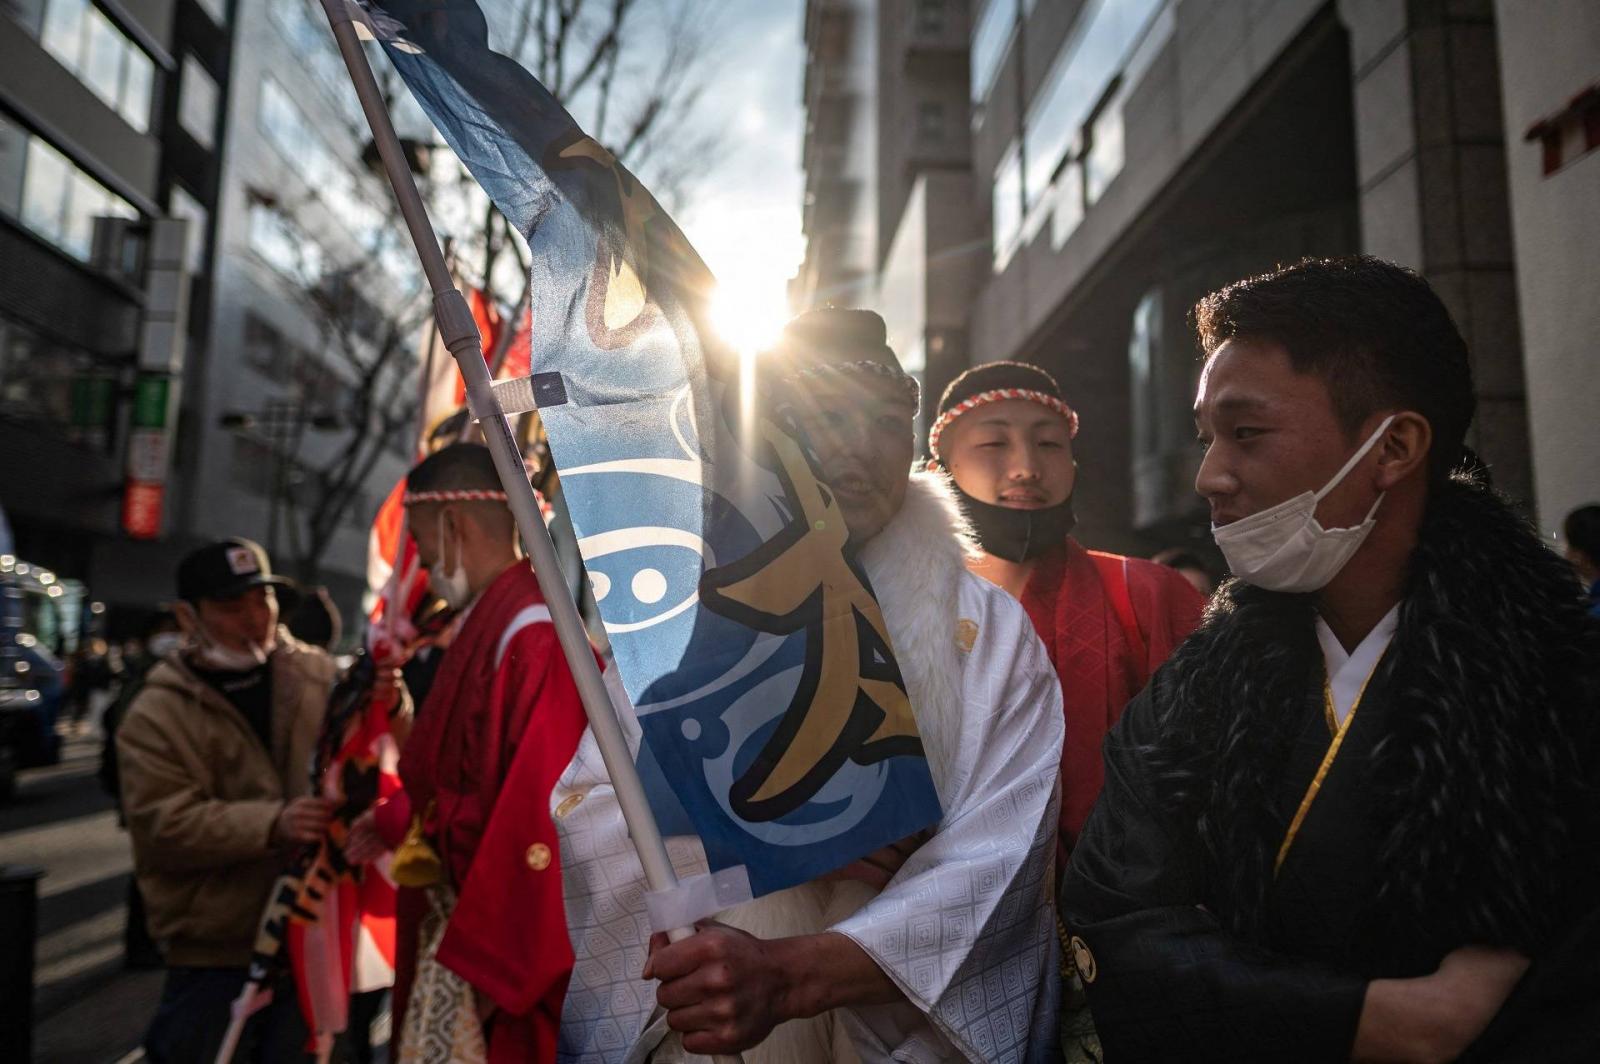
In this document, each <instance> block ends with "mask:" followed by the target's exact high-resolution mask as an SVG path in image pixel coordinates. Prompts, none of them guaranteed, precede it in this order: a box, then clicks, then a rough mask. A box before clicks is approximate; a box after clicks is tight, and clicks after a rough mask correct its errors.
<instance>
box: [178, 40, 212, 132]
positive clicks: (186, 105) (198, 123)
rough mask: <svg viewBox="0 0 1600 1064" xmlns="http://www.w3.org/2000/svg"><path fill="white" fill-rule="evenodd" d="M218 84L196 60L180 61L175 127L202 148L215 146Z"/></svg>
mask: <svg viewBox="0 0 1600 1064" xmlns="http://www.w3.org/2000/svg"><path fill="white" fill-rule="evenodd" d="M218 95H219V94H218V92H217V83H216V81H215V80H213V78H212V77H211V75H210V74H208V73H206V69H205V67H203V66H201V65H200V64H199V62H198V61H196V59H195V57H194V56H192V55H186V56H184V57H183V69H182V72H181V73H180V74H179V75H178V125H180V126H182V127H183V128H184V130H185V131H186V132H187V133H188V134H189V136H191V137H193V138H194V139H195V143H197V144H199V145H200V146H201V147H202V148H207V149H210V148H214V147H215V146H216V132H217V104H218Z"/></svg>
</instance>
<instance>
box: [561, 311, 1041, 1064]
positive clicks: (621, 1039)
mask: <svg viewBox="0 0 1600 1064" xmlns="http://www.w3.org/2000/svg"><path fill="white" fill-rule="evenodd" d="M761 365H762V367H763V368H762V373H763V374H764V377H765V379H766V380H768V381H771V382H774V383H773V388H774V394H773V395H772V396H771V397H770V399H771V401H773V402H775V403H776V402H788V403H790V404H791V406H792V408H793V410H794V414H795V416H796V418H797V419H798V421H799V422H800V424H801V426H802V427H803V428H804V429H805V431H806V432H807V435H808V436H809V437H810V439H811V443H812V444H813V447H814V448H815V451H816V454H817V457H818V459H819V461H820V463H821V467H822V472H823V475H824V478H825V479H826V481H827V483H828V485H829V487H830V489H831V490H832V491H833V493H834V494H835V496H836V498H837V500H838V503H839V505H840V508H841V510H842V511H843V513H844V515H845V518H846V521H847V523H848V525H849V529H850V533H851V539H852V542H854V543H857V544H860V554H859V557H860V560H861V563H862V565H863V566H864V568H865V569H866V571H867V574H868V577H869V578H870V580H871V582H872V586H873V589H874V590H875V591H876V593H877V596H878V600H879V603H880V605H881V607H882V611H883V616H884V620H885V623H886V625H887V627H888V630H889V635H890V638H891V641H892V643H893V646H894V651H895V655H896V658H897V660H898V663H899V665H900V669H901V673H902V675H903V677H904V679H905V681H906V685H907V689H908V691H909V693H910V696H911V703H912V706H913V707H914V711H915V714H916V718H917V726H918V729H919V731H920V733H921V736H922V740H923V745H924V748H925V750H926V753H927V756H928V761H929V767H930V770H931V772H932V776H933V780H934V785H935V787H936V789H937V790H938V793H939V797H940V801H941V805H942V808H943V809H944V816H943V819H942V820H941V822H940V823H939V824H938V825H937V827H936V828H935V830H934V831H933V832H932V834H931V836H927V837H925V841H924V839H921V838H919V839H913V840H907V841H906V842H905V843H904V844H902V845H900V846H898V847H890V848H888V849H886V850H885V851H880V852H879V853H878V854H874V855H871V856H870V857H869V858H868V859H867V860H866V861H864V862H858V863H857V865H854V866H851V868H850V869H847V870H846V872H845V874H844V877H843V878H839V877H830V878H829V879H828V880H826V881H820V882H815V883H810V884H805V885H803V886H801V887H796V888H792V889H790V890H786V891H782V892H780V893H777V894H774V895H769V896H767V897H764V898H760V899H757V900H756V901H754V902H749V903H746V904H745V905H742V906H739V907H737V908H736V909H734V910H732V911H730V912H727V913H723V914H721V916H720V917H719V919H718V920H717V921H715V922H706V923H702V924H701V925H699V926H700V929H699V931H698V932H697V933H696V934H695V935H693V936H692V937H690V938H687V939H685V940H683V941H682V942H679V943H676V944H672V945H668V944H667V943H666V939H665V936H660V935H658V936H656V937H655V939H654V941H651V936H650V928H649V918H648V917H647V915H646V912H645V902H644V891H645V885H644V877H643V873H642V871H641V869H640V866H639V862H638V859H637V858H636V857H635V855H634V852H633V848H632V845H631V843H630V842H629V840H628V837H627V830H626V827H625V825H624V824H623V820H622V816H621V813H620V810H619V809H618V807H617V804H616V800H615V796H614V794H613V792H612V789H611V786H610V783H609V781H608V780H607V778H606V774H605V770H604V767H603V766H602V764H601V761H600V756H599V751H598V748H597V747H596V745H595V743H594V740H593V737H592V735H585V737H584V739H583V741H582V742H581V743H580V745H579V749H578V753H577V755H576V757H575V758H574V760H573V762H572V764H571V765H570V766H569V767H568V769H567V772H566V773H565V775H564V776H563V778H562V780H561V781H560V783H558V784H557V787H556V789H555V791H554V793H553V794H552V796H551V809H552V815H553V817H554V818H555V823H556V825H557V829H558V831H559V832H560V835H561V860H562V869H563V875H564V892H565V901H566V910H567V921H568V929H569V932H570V935H571V939H572V945H573V948H574V951H575V953H576V955H577V958H576V964H575V967H574V970H573V974H572V979H571V982H570V985H569V987H568V990H567V996H566V999H565V1004H564V1007H563V1012H562V1019H561V1045H560V1059H561V1060H562V1061H571V1062H582V1064H591V1062H594V1064H598V1062H614V1061H615V1062H634V1061H644V1060H653V1061H656V1062H663V1061H676V1060H683V1059H686V1058H689V1057H691V1056H692V1055H696V1054H721V1053H732V1052H737V1051H746V1052H745V1060H746V1062H747V1064H762V1062H764V1061H772V1062H780V1061H781V1062H784V1064H801V1062H807V1064H808V1062H811V1061H853V1060H858V1059H859V1060H862V1061H888V1060H891V1059H892V1060H896V1061H914V1062H922V1061H959V1060H968V1061H982V1062H984V1064H1004V1062H1010V1061H1028V1060H1036V1059H1044V1057H1045V1055H1046V1054H1047V1052H1048V1051H1049V1049H1050V1047H1051V1044H1052V1030H1053V1028H1054V1025H1055V1022H1056V1009H1057V1004H1058V989H1059V987H1058V975H1057V972H1058V959H1057V948H1058V947H1057V944H1056V943H1057V939H1056V933H1055V916H1054V909H1053V905H1052V898H1051V884H1052V882H1053V880H1052V863H1053V860H1054V853H1055V832H1056V821H1057V809H1058V780H1057V777H1058V772H1059V764H1060V756H1061V744H1062V731H1063V725H1062V710H1061V693H1060V685H1059V682H1058V680H1057V679H1056V674H1055V672H1054V670H1053V669H1052V668H1051V666H1050V661H1049V659H1048V657H1047V655H1046V652H1045V648H1044V646H1043V644H1041V643H1040V642H1039V639H1038V637H1037V636H1036V635H1035V634H1034V631H1033V627H1032V625H1031V624H1030V623H1029V621H1028V617H1027V615H1026V614H1025V613H1024V612H1023V610H1022V607H1021V606H1020V605H1019V604H1018V603H1017V602H1016V600H1015V599H1013V598H1011V597H1010V596H1009V595H1007V594H1005V593H1004V592H1003V591H1001V590H1000V589H998V588H996V587H995V586H994V585H992V584H990V583H988V582H987V581H985V580H982V579H980V578H978V577H975V576H973V575H971V574H970V573H969V572H968V571H967V569H966V567H965V564H964V562H965V559H966V557H967V555H968V553H969V552H970V551H971V550H972V549H973V547H972V545H971V540H970V538H969V537H968V534H967V531H966V526H965V524H964V521H963V519H962V517H961V515H960V510H959V508H958V506H957V504H956V502H955V500H954V497H953V495H952V493H951V491H950V489H949V488H948V487H947V486H946V482H945V480H944V478H943V476H942V475H936V474H928V473H921V474H916V475H909V474H908V470H909V469H910V468H911V463H912V457H913V448H914V443H913V436H912V422H913V419H914V417H915V414H916V410H917V385H916V382H915V381H914V380H913V379H912V378H911V377H909V376H907V375H906V374H905V373H904V371H903V370H902V369H901V367H900V365H899V363H898V361H897V360H896V359H895V357H894V354H893V353H892V352H891V351H890V349H889V348H888V346H887V345H886V343H885V330H884V324H883V320H882V319H881V318H879V317H878V316H877V315H876V314H872V313H870V312H867V311H854V310H831V309H830V310H823V311H813V312H811V313H809V314H805V315H802V316H801V317H799V318H797V319H795V321H793V322H791V323H790V325H789V326H788V328H787V329H786V330H785V332H784V336H783V339H782V340H781V341H780V344H779V346H778V349H777V350H776V351H775V352H773V353H772V354H771V355H770V356H769V357H768V358H767V359H765V360H764V361H763V362H762V363H761ZM614 671H615V670H612V672H613V673H614ZM611 686H612V690H613V697H614V698H616V699H618V701H619V704H621V703H624V702H625V699H624V698H623V697H622V694H621V689H620V684H616V683H613V684H612V685H611ZM623 708H624V710H625V711H624V714H623V716H624V721H625V728H626V730H627V731H628V733H629V740H630V742H631V743H634V744H637V743H638V739H639V728H638V725H637V723H636V722H635V721H633V720H632V719H630V714H629V713H628V712H626V708H627V707H626V706H625V705H624V706H623ZM668 846H669V850H670V851H671V853H672V855H673V860H674V864H675V865H676V866H677V869H678V872H679V874H680V875H681V876H688V875H695V874H700V873H704V872H705V871H706V869H707V864H706V860H705V856H704V852H703V850H702V849H701V846H700V843H699V840H698V839H694V838H686V837H679V838H671V839H669V840H668ZM879 888H881V889H879ZM647 952H648V957H647ZM656 981H659V983H656Z"/></svg>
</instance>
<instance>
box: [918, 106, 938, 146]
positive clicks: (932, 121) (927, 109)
mask: <svg viewBox="0 0 1600 1064" xmlns="http://www.w3.org/2000/svg"><path fill="white" fill-rule="evenodd" d="M917 136H918V138H920V139H921V140H925V141H939V140H943V139H944V104H942V103H940V102H939V101H938V100H924V101H922V102H921V103H919V104H917Z"/></svg>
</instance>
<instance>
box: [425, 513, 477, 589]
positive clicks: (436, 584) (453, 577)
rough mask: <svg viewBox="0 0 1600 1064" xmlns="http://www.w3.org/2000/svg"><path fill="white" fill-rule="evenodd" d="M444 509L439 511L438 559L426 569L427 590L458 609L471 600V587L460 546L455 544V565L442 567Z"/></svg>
mask: <svg viewBox="0 0 1600 1064" xmlns="http://www.w3.org/2000/svg"><path fill="white" fill-rule="evenodd" d="M444 557H445V550H444V511H443V510H440V511H439V560H438V561H436V562H435V563H434V564H433V565H432V566H430V567H429V569H428V590H429V591H432V592H433V593H434V594H435V595H438V596H439V597H440V598H442V599H444V604H445V605H446V606H449V607H450V608H451V609H453V610H459V609H461V608H463V607H465V606H466V604H467V603H468V602H471V601H472V588H471V586H470V585H468V583H467V570H466V567H465V566H463V565H462V564H461V547H460V545H459V544H457V546H456V567H455V568H454V569H453V570H451V571H450V572H445V569H444Z"/></svg>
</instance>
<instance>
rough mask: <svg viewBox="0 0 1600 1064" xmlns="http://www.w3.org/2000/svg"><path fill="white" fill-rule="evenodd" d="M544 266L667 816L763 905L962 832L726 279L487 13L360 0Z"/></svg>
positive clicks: (562, 435)
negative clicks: (746, 349) (760, 375)
mask: <svg viewBox="0 0 1600 1064" xmlns="http://www.w3.org/2000/svg"><path fill="white" fill-rule="evenodd" d="M360 6H361V10H362V19H363V21H364V22H365V24H366V25H367V27H368V28H369V29H370V30H372V32H373V33H374V35H375V36H377V37H378V39H379V40H381V41H382V42H383V45H384V48H385V50H386V52H387V54H388V55H389V57H390V59H391V60H392V61H393V63H394V65H395V67H396V69H397V70H398V71H399V72H400V74H401V76H402V77H403V78H404V80H405V81H406V83H407V84H408V85H409V86H410V88H411V91H412V93H413V94H414V95H415V96H416V98H417V100H418V101H419V102H420V104H421V105H422V108H423V110H424V111H425V112H426V113H427V114H428V116H429V117H430V118H431V119H432V120H433V122H434V124H435V125H436V126H437V127H438V128H439V130H440V132H441V133H442V134H443V135H444V137H445V140H446V141H447V142H448V143H449V144H450V146H451V148H453V149H454V150H455V152H456V154H457V155H458V156H459V157H460V158H461V160H462V161H463V162H464V163H465V164H466V166H467V167H468V169H469V170H471V172H472V174H473V176H474V177H475V178H476V179H477V181H478V183H479V184H480V185H481V186H482V187H483V189H484V191H485V192H487V193H488V195H489V197H490V198H491V199H492V200H493V201H494V203H495V204H496V206H498V207H499V209H500V211H501V212H502V213H503V214H504V215H505V216H506V218H507V219H508V220H509V221H510V222H511V223H512V224H513V225H515V226H516V227H517V228H518V229H519V230H520V231H521V232H522V234H523V236H524V237H525V238H526V239H527V241H528V245H529V247H530V248H531V250H532V261H533V267H532V269H533V278H532V293H533V295H532V306H533V314H532V317H533V340H532V346H533V358H532V365H533V391H534V394H535V395H536V396H537V398H538V406H539V415H540V417H541V419H542V420H543V422H544V426H545V430H546V432H547V433H548V435H549V439H550V446H551V452H552V454H553V456H554V458H555V462H556V467H557V470H558V472H559V473H560V477H561V485H562V491H563V493H564V495H565V498H566V502H567V506H568V508H569V510H570V512H571V515H572V523H573V526H574V528H575V530H576V532H577V535H578V539H579V547H580V549H581V552H582V555H583V559H584V564H585V567H586V569H587V571H588V574H589V579H590V581H591V583H592V586H593V590H594V595H595V599H596V601H597V602H598V604H599V608H600V614H601V618H602V620H603V621H604V624H605V628H606V631H607V633H608V635H609V637H610V639H611V643H612V647H613V650H614V652H615V655H616V661H617V665H618V667H619V668H620V670H621V676H622V680H623V683H624V685H625V686H626V689H627V692H628V695H629V698H630V700H631V701H632V702H633V704H634V706H635V709H636V711H637V713H638V716H639V721H640V724H641V727H642V729H643V734H644V743H645V748H646V751H647V753H646V754H642V755H641V762H642V765H641V767H642V769H643V770H644V771H643V774H644V776H645V778H646V780H647V786H648V789H649V790H650V792H651V802H652V806H653V807H654V808H655V809H656V811H657V814H658V817H659V818H660V819H661V820H662V821H663V828H664V830H667V831H669V832H672V831H678V832H680V833H682V832H683V831H684V829H685V828H686V825H683V824H682V823H681V820H682V817H683V815H684V814H686V815H687V818H688V821H689V824H690V825H692V831H693V833H694V834H697V835H699V836H700V838H701V840H702V842H703V843H704V845H705V849H706V853H707V856H708V859H709V861H710V865H711V869H712V871H713V872H714V873H719V874H722V875H723V876H724V878H725V876H726V873H727V872H729V871H734V872H737V870H739V869H743V872H744V874H745V875H747V876H748V881H749V890H750V893H751V894H753V895H761V894H765V893H768V892H771V891H774V890H778V889H781V888H783V887H787V886H790V885H793V884H795V883H800V882H804V881H806V880H810V879H814V878H816V877H817V876H818V875H821V874H823V873H825V872H828V871H831V870H833V869H835V868H838V867H840V866H842V865H844V864H847V863H849V862H850V861H852V860H855V859H856V858H858V857H860V856H862V855H863V854H866V853H869V852H871V851H872V850H875V849H877V848H879V847H881V846H884V845H886V844H888V843H890V842H893V841H897V840H899V839H901V838H904V837H906V836H908V835H911V834H913V833H915V832H916V831H918V830H920V829H922V828H925V827H927V826H929V825H931V824H934V823H936V822H937V821H938V819H939V817H940V808H939V800H938V796H937V794H936V793H935V791H934V787H933V781H932V778H931V776H930V774H929V770H928V763H927V760H926V757H925V756H924V755H923V750H922V743H921V740H920V738H919V736H918V733H917V728H916V720H915V717H914V716H913V714H912V710H911V706H910V703H909V700H908V698H907V695H906V688H905V683H904V681H903V679H902V677H901V674H900V670H899V667H898V666H897V665H896V663H895V657H894V652H893V650H892V648H891V646H890V641H889V638H888V634H887V631H886V629H885V627H884V622H883V616H882V614H881V612H880V610H879V608H878V603H877V601H876V599H875V598H874V597H873V594H872V590H871V588H870V586H869V584H868V581H867V578H866V576H865V573H864V572H863V570H862V568H861V566H860V565H859V564H858V563H857V561H856V559H855V557H854V555H853V552H852V550H851V547H850V544H849V543H848V538H847V537H848V530H847V529H846V527H845V522H844V519H843V516H842V514H841V513H840V512H839V510H838V508H837V506H836V505H835V503H834V501H833V497H832V495H831V494H830V493H828V492H827V491H826V490H825V489H824V488H823V487H822V485H821V483H820V480H819V476H818V473H817V470H816V467H815V463H814V460H813V458H812V456H811V453H810V452H809V450H808V449H807V447H806V445H805V443H804V441H803V440H801V439H799V438H797V436H796V434H795V433H794V431H793V430H792V429H790V428H789V427H787V426H785V425H779V424H777V423H775V422H774V421H773V420H770V419H768V418H766V417H765V416H763V415H761V414H760V413H756V414H750V413H748V412H747V411H746V410H745V409H744V408H742V407H741V404H740V388H739V360H738V358H737V356H736V354H735V353H734V352H733V351H731V350H730V349H729V348H728V347H727V346H726V345H725V344H724V343H722V342H721V341H720V340H719V339H718V338H717V337H716V335H715V333H714V332H713V331H712V330H711V329H710V327H709V325H708V319H707V314H706V303H707V297H708V296H709V294H710V290H711V288H712V286H713V279H712V277H711V274H710V272H709V271H708V270H707V269H706V267H705V265H704V263H702V262H701V260H700V257H699V256H698V255H697V254H696V253H695V251H694V249H693V248H691V247H690V246H689V244H688V242H687V241H686V240H685V239H684V236H683V234H682V233H681V232H680V231H679V229H678V227H677V226H676V225H675V224H673V222H672V220H671V219H670V218H669V217H667V215H666V214H665V212H664V211H663V210H662V209H661V207H660V205H659V204H658V203H657V202H656V200H655V198H654V197H653V196H651V194H650V193H649V192H648V191H647V190H646V189H645V188H643V187H642V186H641V185H640V184H639V182H638V181H636V180H635V179H634V177H633V175H632V174H630V173H629V172H628V171H627V170H626V169H625V168H624V167H623V166H622V165H620V164H619V163H618V162H617V160H616V159H615V158H614V157H613V156H612V154H611V153H610V152H609V151H607V150H606V149H605V148H604V147H603V146H602V145H600V144H599V143H597V142H596V141H594V140H593V139H591V138H590V137H588V136H586V135H585V134H584V132H583V131H582V130H581V129H579V128H578V126H577V124H576V123H575V122H574V121H573V119H572V117H571V116H570V115H569V114H568V113H567V111H566V110H565V109H564V108H563V107H562V105H561V104H560V102H559V101H557V100H556V99H555V97H554V96H552V95H551V94H550V93H549V92H548V91H546V89H545V87H544V86H543V85H541V84H540V83H539V82H538V81H537V80H536V79H535V78H534V77H533V76H532V75H530V74H529V73H528V72H527V71H525V70H523V69H522V67H521V66H519V65H518V64H517V63H515V62H513V61H512V60H511V59H509V58H507V57H506V56H504V55H502V54H499V53H497V52H495V51H493V50H492V49H491V47H490V38H489V29H488V24H487V22H486V21H485V19H484V16H483V13H482V12H481V11H480V10H479V8H478V7H477V5H476V4H474V3H472V2H470V0H467V2H462V0H448V2H443V3H441V2H439V0H428V2H421V0H392V2H390V3H386V4H381V5H380V4H377V3H370V2H367V0H362V2H361V5H360Z"/></svg>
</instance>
